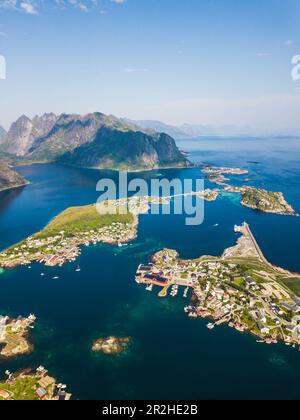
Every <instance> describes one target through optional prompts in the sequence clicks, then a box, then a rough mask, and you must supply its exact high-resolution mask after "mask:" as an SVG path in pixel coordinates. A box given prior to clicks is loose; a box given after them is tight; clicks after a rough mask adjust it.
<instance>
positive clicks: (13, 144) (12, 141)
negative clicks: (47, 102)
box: [2, 114, 57, 156]
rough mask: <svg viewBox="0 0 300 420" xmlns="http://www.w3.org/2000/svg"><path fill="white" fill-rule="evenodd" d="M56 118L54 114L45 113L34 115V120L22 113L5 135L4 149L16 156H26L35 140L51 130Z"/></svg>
mask: <svg viewBox="0 0 300 420" xmlns="http://www.w3.org/2000/svg"><path fill="white" fill-rule="evenodd" d="M56 119H57V117H56V116H55V115H54V114H44V115H43V116H41V117H34V118H33V120H31V119H30V118H28V117H26V115H22V116H21V117H20V118H19V119H18V120H17V121H15V122H14V123H13V124H12V125H11V127H10V129H9V131H8V133H7V134H6V135H5V136H4V139H3V145H2V149H3V150H4V151H5V152H7V153H10V154H13V155H16V156H25V155H26V154H27V153H28V152H29V150H30V148H31V147H32V145H33V143H34V142H35V140H36V139H37V138H38V137H40V136H42V135H45V134H46V133H48V132H49V130H50V129H51V128H52V127H53V125H54V124H55V122H56Z"/></svg>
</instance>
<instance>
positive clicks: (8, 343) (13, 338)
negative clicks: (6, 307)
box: [0, 315, 36, 359]
mask: <svg viewBox="0 0 300 420" xmlns="http://www.w3.org/2000/svg"><path fill="white" fill-rule="evenodd" d="M35 320H36V317H35V316H34V315H29V317H28V318H23V317H18V318H17V319H11V318H9V317H8V316H0V358H5V359H9V358H13V357H17V356H21V355H24V354H28V353H30V352H31V351H32V345H31V344H30V343H29V341H28V332H29V330H30V328H33V324H34V322H35Z"/></svg>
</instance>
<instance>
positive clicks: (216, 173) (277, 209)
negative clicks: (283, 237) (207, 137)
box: [202, 167, 298, 216]
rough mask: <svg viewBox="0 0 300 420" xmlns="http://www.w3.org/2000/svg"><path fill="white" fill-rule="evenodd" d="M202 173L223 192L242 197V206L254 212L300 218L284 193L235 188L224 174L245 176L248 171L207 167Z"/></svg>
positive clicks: (251, 188) (253, 188)
mask: <svg viewBox="0 0 300 420" xmlns="http://www.w3.org/2000/svg"><path fill="white" fill-rule="evenodd" d="M202 172H204V173H206V174H208V181H209V182H211V183H212V184H216V185H218V186H221V187H223V190H224V191H226V192H230V193H237V194H240V195H241V204H242V205H243V206H245V207H249V208H251V209H253V210H258V211H261V212H264V213H273V214H279V215H284V216H298V214H297V213H296V211H295V210H294V209H293V207H292V206H291V205H290V204H289V203H288V202H287V201H286V199H285V198H284V195H283V193H282V192H273V191H267V190H265V189H261V188H255V187H250V186H242V187H235V186H233V185H230V184H228V181H230V180H229V179H228V178H226V177H225V176H224V174H231V175H245V174H248V171H246V170H243V169H240V168H215V167H206V168H204V169H203V170H202Z"/></svg>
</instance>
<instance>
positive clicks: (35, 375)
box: [0, 366, 72, 401]
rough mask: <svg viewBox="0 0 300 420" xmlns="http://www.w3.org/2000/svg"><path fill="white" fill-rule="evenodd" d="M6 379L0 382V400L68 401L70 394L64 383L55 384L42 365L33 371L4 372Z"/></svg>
mask: <svg viewBox="0 0 300 420" xmlns="http://www.w3.org/2000/svg"><path fill="white" fill-rule="evenodd" d="M5 374H6V376H7V380H6V381H4V382H0V400H48V401H49V400H50V401H68V400H70V399H71V397H72V395H71V394H70V393H68V392H67V391H66V388H67V386H66V385H65V384H61V383H59V384H57V383H56V380H55V379H54V378H53V377H51V376H49V375H48V371H47V370H46V369H45V368H44V367H43V366H40V367H38V368H37V369H36V370H35V371H34V372H30V373H28V372H26V371H25V372H21V373H16V374H12V373H11V372H9V371H8V370H7V371H6V372H5Z"/></svg>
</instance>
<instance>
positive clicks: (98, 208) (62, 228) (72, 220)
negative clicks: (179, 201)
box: [0, 197, 167, 268]
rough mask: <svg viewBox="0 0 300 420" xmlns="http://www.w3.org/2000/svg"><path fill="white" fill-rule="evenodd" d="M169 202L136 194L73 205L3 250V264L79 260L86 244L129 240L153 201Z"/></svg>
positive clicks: (53, 263) (0, 256)
mask: <svg viewBox="0 0 300 420" xmlns="http://www.w3.org/2000/svg"><path fill="white" fill-rule="evenodd" d="M160 203H167V201H166V200H164V199H161V198H159V197H132V198H128V199H127V198H124V199H119V200H110V201H105V202H102V203H99V204H97V205H95V204H93V205H88V206H83V207H70V208H68V209H66V210H64V211H63V212H62V213H61V214H60V215H58V216H57V217H56V218H55V219H54V220H53V221H52V222H50V224H49V225H47V226H46V227H45V228H44V229H43V230H42V231H40V232H38V233H36V234H34V235H32V236H30V237H29V238H27V239H25V240H23V241H22V242H20V243H18V244H16V245H14V246H12V247H10V248H8V249H6V250H5V251H3V252H1V253H0V268H14V267H17V266H20V265H27V264H30V263H31V262H40V263H42V264H44V265H46V266H52V267H53V266H62V265H63V264H65V263H67V262H72V261H75V260H76V258H77V257H78V256H79V255H80V253H81V249H80V247H81V246H82V245H85V246H89V245H91V244H94V245H96V244H97V243H100V242H101V243H105V244H110V245H119V246H121V245H122V244H126V243H128V242H129V241H133V240H134V239H135V238H136V235H137V228H138V216H139V215H140V214H143V213H147V211H148V210H149V206H150V205H151V204H160Z"/></svg>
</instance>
